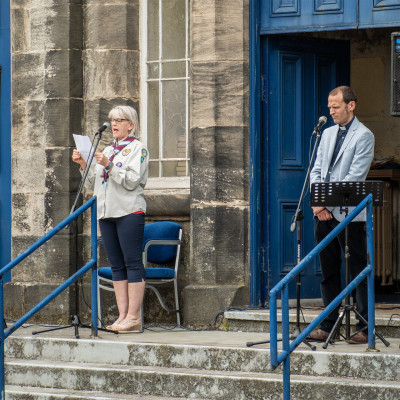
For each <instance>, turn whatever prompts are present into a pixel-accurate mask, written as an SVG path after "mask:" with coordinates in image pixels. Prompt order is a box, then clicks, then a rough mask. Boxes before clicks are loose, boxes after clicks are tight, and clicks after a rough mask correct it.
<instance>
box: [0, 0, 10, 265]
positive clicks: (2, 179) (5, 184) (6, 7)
mask: <svg viewBox="0 0 400 400" xmlns="http://www.w3.org/2000/svg"><path fill="white" fill-rule="evenodd" d="M10 55H11V52H10V2H9V1H1V2H0V188H1V191H0V267H4V266H5V265H6V264H7V263H8V262H9V261H10V255H11V150H10V149H11V144H10V141H11V63H10Z"/></svg>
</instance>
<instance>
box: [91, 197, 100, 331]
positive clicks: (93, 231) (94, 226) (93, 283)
mask: <svg viewBox="0 0 400 400" xmlns="http://www.w3.org/2000/svg"><path fill="white" fill-rule="evenodd" d="M90 211H91V214H90V216H91V220H90V221H91V225H90V228H91V232H90V236H91V245H92V260H94V261H95V263H94V264H93V267H92V273H91V278H92V281H91V294H92V335H93V336H96V337H97V331H98V329H97V199H96V197H95V201H94V202H93V203H92V207H91V210H90Z"/></svg>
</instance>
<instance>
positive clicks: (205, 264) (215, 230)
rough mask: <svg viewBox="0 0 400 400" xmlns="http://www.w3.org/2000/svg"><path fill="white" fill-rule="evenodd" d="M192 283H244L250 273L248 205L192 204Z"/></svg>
mask: <svg viewBox="0 0 400 400" xmlns="http://www.w3.org/2000/svg"><path fill="white" fill-rule="evenodd" d="M191 219H192V226H195V227H196V229H193V230H192V232H191V249H192V256H191V269H192V271H191V272H192V279H193V280H192V283H194V284H197V283H199V284H200V283H201V284H215V283H217V284H220V285H230V284H239V283H240V284H244V283H245V282H244V279H245V277H247V276H248V274H249V271H248V265H249V260H248V253H249V245H248V236H247V226H248V207H235V206H228V205H226V206H215V207H213V206H211V205H208V206H205V205H200V204H199V205H197V206H196V205H192V208H191Z"/></svg>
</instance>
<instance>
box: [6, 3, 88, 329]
mask: <svg viewBox="0 0 400 400" xmlns="http://www.w3.org/2000/svg"><path fill="white" fill-rule="evenodd" d="M11 8H12V24H11V26H12V32H11V37H12V138H11V139H12V141H11V146H12V256H13V257H15V256H17V255H18V254H19V253H21V252H22V251H23V250H24V249H26V248H27V247H29V246H31V245H32V244H33V243H34V242H35V241H36V240H38V239H39V238H40V237H42V236H43V235H44V234H45V233H46V232H47V231H49V230H50V229H51V228H53V227H54V226H55V225H57V224H58V223H59V222H61V221H62V220H63V219H64V218H65V217H66V216H68V214H69V210H70V207H71V200H72V195H71V192H72V191H73V190H76V185H77V182H78V177H77V174H76V173H71V170H70V167H71V162H70V159H71V146H72V145H73V139H72V133H74V132H76V133H80V132H81V122H82V110H83V106H82V105H83V103H82V94H83V92H82V61H81V59H82V1H81V0H70V1H67V0H58V1H55V0H54V1H51V2H48V1H46V0H38V1H32V0H19V1H16V0H14V1H11ZM74 170H75V169H74ZM72 251H73V248H72V246H71V240H70V233H69V231H68V230H64V231H62V232H60V233H59V234H58V235H57V236H56V237H55V238H53V239H52V240H51V241H50V242H48V243H47V244H46V245H44V246H43V247H42V248H41V249H40V250H38V251H37V252H36V253H34V255H32V256H30V257H29V258H28V259H27V260H26V261H24V262H23V263H22V264H21V265H19V266H18V267H16V268H15V270H14V272H13V273H12V281H11V283H9V284H8V285H7V286H6V289H5V290H6V295H5V300H6V313H7V314H6V315H12V317H13V318H16V317H18V316H20V315H21V314H22V313H25V312H26V311H28V310H29V309H31V308H32V306H33V305H35V304H37V303H38V302H39V301H40V300H42V299H43V298H44V297H45V296H46V295H47V294H49V293H50V292H51V291H52V290H54V289H55V288H56V287H57V286H58V285H59V284H60V283H61V282H62V281H64V280H65V279H67V278H68V277H69V276H70V275H71V273H72V272H73V270H74V268H75V265H74V264H73V255H72ZM72 292H73V289H72V290H67V291H66V292H64V293H63V294H62V295H61V296H59V297H58V298H57V299H56V300H54V301H53V302H52V303H50V305H48V306H47V307H46V308H45V309H44V310H43V311H42V312H41V313H40V314H38V315H37V318H36V319H37V320H43V321H46V322H51V323H58V322H64V323H65V322H66V321H67V320H68V321H69V315H70V313H73V308H74V296H73V295H72Z"/></svg>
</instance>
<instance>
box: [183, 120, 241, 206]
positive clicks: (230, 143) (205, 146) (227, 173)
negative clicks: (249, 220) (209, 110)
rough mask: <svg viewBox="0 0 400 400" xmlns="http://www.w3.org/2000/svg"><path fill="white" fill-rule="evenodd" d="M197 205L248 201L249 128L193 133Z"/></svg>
mask: <svg viewBox="0 0 400 400" xmlns="http://www.w3.org/2000/svg"><path fill="white" fill-rule="evenodd" d="M191 133H192V141H191V143H192V146H191V147H192V151H191V160H192V171H191V172H192V179H191V194H192V199H194V201H207V202H208V201H212V200H219V201H237V200H247V199H248V190H249V188H248V167H247V166H248V162H249V161H248V153H246V149H247V148H248V128H247V127H212V128H205V129H201V128H197V129H192V132H191Z"/></svg>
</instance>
